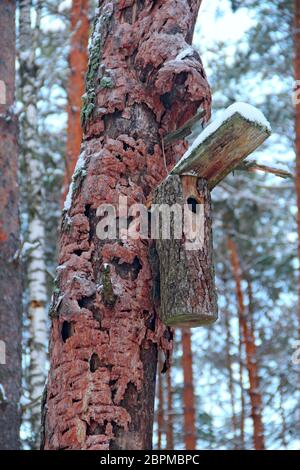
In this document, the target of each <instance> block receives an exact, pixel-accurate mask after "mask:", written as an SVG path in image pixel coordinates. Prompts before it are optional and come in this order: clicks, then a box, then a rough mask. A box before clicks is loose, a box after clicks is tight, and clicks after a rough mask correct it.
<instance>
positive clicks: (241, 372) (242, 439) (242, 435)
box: [238, 322, 246, 450]
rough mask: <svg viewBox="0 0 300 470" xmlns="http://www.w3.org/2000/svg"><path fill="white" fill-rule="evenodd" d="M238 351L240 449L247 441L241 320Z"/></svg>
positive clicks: (243, 447)
mask: <svg viewBox="0 0 300 470" xmlns="http://www.w3.org/2000/svg"><path fill="white" fill-rule="evenodd" d="M238 351H239V385H240V394H241V413H240V449H241V450H243V449H245V447H246V443H245V416H246V413H245V387H244V365H243V331H242V327H241V324H240V322H239V338H238Z"/></svg>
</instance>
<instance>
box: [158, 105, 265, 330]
mask: <svg viewBox="0 0 300 470" xmlns="http://www.w3.org/2000/svg"><path fill="white" fill-rule="evenodd" d="M270 133H271V129H270V125H269V123H268V122H267V121H266V119H265V118H264V116H263V114H262V113H261V112H260V111H259V110H257V109H256V108H253V107H252V106H250V105H246V104H243V103H236V104H235V105H232V106H230V107H229V108H228V109H227V110H226V111H225V113H224V115H223V116H222V117H221V118H220V119H218V120H217V121H214V122H212V124H210V125H209V126H207V127H206V129H205V130H204V131H203V132H202V133H201V134H200V135H199V136H198V138H197V139H196V140H195V141H194V142H193V144H192V145H191V147H190V148H189V149H188V151H187V152H186V153H185V154H184V155H183V157H182V158H181V160H180V161H179V162H178V163H177V164H176V165H175V167H174V168H173V170H172V171H171V173H170V175H169V176H168V177H167V178H166V179H165V180H164V181H163V182H162V183H161V184H160V186H159V187H158V188H156V190H155V192H154V197H153V204H152V217H153V218H155V219H156V221H158V224H159V225H158V227H159V228H158V232H159V233H158V234H156V237H155V238H156V250H157V253H158V257H159V270H160V306H159V312H160V317H161V319H162V321H163V322H164V323H165V324H167V325H170V326H177V327H197V326H201V325H208V324H210V323H213V322H214V321H216V320H217V317H218V308H217V294H216V288H215V279H214V266H213V240H212V217H211V199H210V191H211V190H212V189H213V188H214V187H215V186H216V185H217V184H218V183H220V181H222V180H223V178H225V176H226V175H228V174H229V173H230V172H232V171H233V170H234V169H236V168H237V167H238V166H239V165H240V164H241V162H242V161H243V160H244V159H245V158H246V157H247V156H248V155H249V154H250V153H251V152H253V151H254V150H255V149H256V148H257V147H258V146H259V145H261V144H262V143H263V142H264V141H265V139H267V137H269V135H270ZM164 208H165V210H164ZM167 208H169V211H168V210H167ZM164 223H165V226H164ZM168 223H169V226H170V230H169V232H168V230H167V228H166V227H167V226H168Z"/></svg>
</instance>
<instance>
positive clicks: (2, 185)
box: [0, 0, 22, 450]
mask: <svg viewBox="0 0 300 470" xmlns="http://www.w3.org/2000/svg"><path fill="white" fill-rule="evenodd" d="M0 31H1V49H0V214H1V219H0V291H1V302H0V430H1V432H0V449H1V450H16V449H18V448H19V444H20V441H19V428H20V408H19V400H20V391H21V305H22V300H21V299H22V297H21V275H20V264H19V256H15V255H17V252H18V250H19V249H20V226H19V213H18V202H19V189H18V176H17V172H18V146H17V119H16V117H15V115H14V114H13V104H14V101H15V40H16V38H15V1H13V0H2V1H1V2H0Z"/></svg>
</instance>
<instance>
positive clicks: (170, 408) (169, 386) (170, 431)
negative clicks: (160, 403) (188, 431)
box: [166, 369, 174, 450]
mask: <svg viewBox="0 0 300 470" xmlns="http://www.w3.org/2000/svg"><path fill="white" fill-rule="evenodd" d="M167 403H168V416H167V447H166V448H167V450H174V429H173V390H172V374H171V369H169V370H168V371H167Z"/></svg>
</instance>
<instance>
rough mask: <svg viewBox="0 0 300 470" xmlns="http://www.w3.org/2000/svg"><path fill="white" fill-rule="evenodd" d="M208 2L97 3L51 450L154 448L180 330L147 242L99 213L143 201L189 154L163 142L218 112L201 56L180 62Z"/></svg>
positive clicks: (61, 283) (66, 263)
mask: <svg viewBox="0 0 300 470" xmlns="http://www.w3.org/2000/svg"><path fill="white" fill-rule="evenodd" d="M200 3H201V2H200V0H193V1H191V2H189V5H190V8H187V4H186V1H185V0H181V1H177V2H173V0H164V1H156V2H153V1H151V0H145V1H143V2H135V1H124V0H121V1H119V2H114V3H112V2H110V1H108V0H104V1H101V2H99V9H98V11H97V16H96V19H95V25H94V32H93V35H92V40H91V48H90V58H89V67H88V73H87V78H86V87H87V92H86V96H85V102H84V106H83V109H82V113H81V117H82V124H83V126H84V138H83V145H82V153H81V157H80V159H79V160H78V165H77V168H76V170H75V173H74V176H73V184H72V186H71V191H70V192H69V197H67V203H66V205H65V213H64V218H63V222H62V229H61V237H60V249H59V262H60V266H59V269H58V278H57V281H56V289H55V291H54V297H53V303H52V309H51V316H52V332H51V343H50V354H51V370H50V374H49V382H48V387H47V397H45V400H46V406H45V407H44V416H43V419H44V427H43V429H44V443H43V447H44V448H45V449H90V450H92V449H94V450H97V449H98V450H100V449H150V448H151V446H152V425H153V409H154V395H155V376H156V364H157V346H158V345H159V346H160V347H161V348H162V349H164V350H165V352H166V354H167V355H168V350H169V349H170V347H171V344H172V335H171V333H170V332H169V330H168V329H166V328H165V327H163V325H162V324H161V322H160V321H159V319H158V317H157V314H156V310H155V303H154V300H153V297H152V273H151V267H150V255H149V243H148V242H147V241H146V240H140V239H138V240H132V239H128V240H123V239H120V237H119V238H117V239H116V240H103V239H99V237H98V236H97V233H96V226H97V224H98V222H99V217H98V216H97V215H96V211H97V208H98V207H100V206H101V205H102V204H107V203H110V204H114V205H115V206H117V204H118V200H119V196H120V195H122V196H128V197H129V205H130V204H131V203H133V202H136V203H145V202H146V200H147V198H148V196H149V195H150V194H151V192H152V190H153V189H154V188H155V187H156V186H157V185H158V184H159V183H160V182H161V181H162V179H163V178H164V177H165V175H166V171H165V160H164V156H165V158H166V162H167V164H168V165H169V166H170V167H171V166H172V165H173V164H174V163H175V161H176V160H177V159H178V158H180V157H181V156H182V154H183V152H184V149H185V148H186V144H185V143H184V142H182V141H179V142H178V143H177V144H176V145H173V146H172V147H171V148H170V149H168V151H166V154H165V155H164V153H163V151H162V145H161V136H162V135H164V134H165V133H167V132H169V131H171V130H175V129H176V128H178V127H179V126H180V125H182V124H183V123H184V122H185V121H186V120H188V119H189V118H190V117H191V116H193V115H194V114H195V113H196V110H197V109H198V108H199V106H201V105H202V106H203V107H204V108H205V109H206V110H207V111H208V113H207V116H206V117H208V116H209V108H210V91H209V87H208V85H207V81H206V78H205V74H204V71H203V66H202V63H201V60H200V58H199V56H198V53H197V52H192V50H191V49H188V51H189V52H188V55H184V57H183V58H182V59H180V60H173V59H175V58H176V56H177V54H178V53H179V52H180V51H183V50H186V48H187V47H188V44H190V42H191V40H192V34H193V29H194V24H195V21H196V18H197V14H198V9H199V6H200ZM119 215H120V214H119ZM125 220H126V219H125ZM120 221H122V223H123V221H124V216H122V217H121V218H120ZM97 232H98V230H97ZM98 233H99V232H98ZM66 410H67V412H66Z"/></svg>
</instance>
